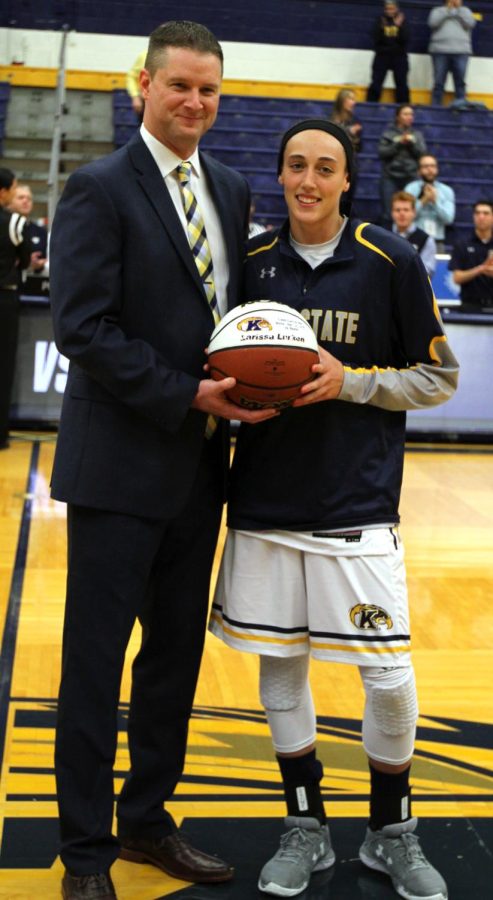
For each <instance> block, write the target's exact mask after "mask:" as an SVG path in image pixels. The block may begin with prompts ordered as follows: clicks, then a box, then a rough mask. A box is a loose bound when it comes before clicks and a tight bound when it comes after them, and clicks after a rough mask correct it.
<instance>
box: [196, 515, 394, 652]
mask: <svg viewBox="0 0 493 900" xmlns="http://www.w3.org/2000/svg"><path fill="white" fill-rule="evenodd" d="M287 542H288V543H287ZM403 556H404V551H403V546H402V543H401V540H400V537H399V532H398V529H397V528H395V527H394V528H392V527H382V528H373V529H367V530H361V531H352V532H342V533H340V534H337V535H334V534H331V535H330V536H325V535H324V536H312V535H308V534H305V533H291V532H278V531H277V532H262V533H261V536H260V535H259V533H258V532H244V531H241V532H240V531H233V530H230V531H229V532H228V536H227V539H226V544H225V548H224V553H223V558H222V562H221V567H220V571H219V576H218V582H217V587H216V592H215V597H214V602H213V606H212V611H211V618H210V622H209V629H210V631H212V633H213V634H215V635H216V636H217V637H219V638H221V639H222V640H223V641H224V642H225V643H226V644H228V645H229V646H230V647H235V648H236V649H238V650H246V651H248V652H249V653H260V654H265V655H270V656H299V655H302V654H304V653H311V655H312V656H313V657H315V658H316V659H322V660H332V661H335V662H342V663H354V664H356V665H359V666H380V667H381V666H384V667H387V666H389V667H392V666H409V665H410V664H411V661H410V635H409V610H408V600H407V588H406V576H405V568H404V559H403Z"/></svg>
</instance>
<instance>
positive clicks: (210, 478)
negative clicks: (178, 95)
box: [50, 134, 250, 875]
mask: <svg viewBox="0 0 493 900" xmlns="http://www.w3.org/2000/svg"><path fill="white" fill-rule="evenodd" d="M201 164H202V166H203V172H204V174H205V177H206V179H207V182H208V185H209V189H210V192H211V195H212V198H213V201H214V204H215V206H216V209H217V211H218V214H219V217H220V220H221V225H222V231H223V237H224V241H225V246H226V249H227V255H228V262H229V270H230V277H229V287H228V303H229V305H230V306H232V305H234V304H235V303H236V302H237V300H238V289H239V280H240V275H241V265H242V258H243V241H244V238H245V236H246V234H247V223H248V212H249V205H250V197H249V191H248V186H247V184H246V182H245V180H244V179H243V178H242V176H240V175H239V174H238V173H235V172H234V171H232V170H230V169H228V168H227V167H225V166H223V165H221V164H220V163H218V162H217V161H215V160H214V159H212V158H210V157H208V156H207V155H202V154H201ZM50 263H51V265H50V281H51V298H52V308H53V322H54V330H55V337H56V341H57V346H58V348H59V350H60V351H61V352H62V353H63V354H64V355H65V356H67V357H69V359H70V369H69V375H68V381H67V387H66V390H65V395H64V401H63V409H62V416H61V422H60V430H59V437H58V444H57V450H56V455H55V463H54V471H53V478H52V494H53V497H55V498H56V499H58V500H64V501H66V502H67V503H68V504H69V507H68V581H67V603H66V613H65V624H64V642H63V660H62V681H61V688H60V697H59V708H58V727H57V742H56V762H55V765H56V776H57V791H58V802H59V810H60V823H61V838H62V849H61V856H62V860H63V862H64V864H65V866H66V868H67V869H68V870H69V871H70V872H72V873H73V874H77V875H83V874H89V873H93V872H99V871H105V870H107V869H108V868H109V866H110V865H111V864H112V862H113V861H114V859H115V858H116V856H117V855H118V844H117V841H116V839H115V838H114V837H112V835H111V824H112V811H113V764H114V757H115V752H116V747H117V733H118V724H119V723H118V718H117V707H118V699H119V689H120V679H121V672H122V666H123V661H124V655H125V649H126V646H127V643H128V640H129V636H130V634H131V630H132V627H133V624H134V622H135V618H136V616H138V617H139V618H140V621H141V623H142V646H141V648H140V651H139V653H138V654H137V656H136V658H135V660H134V664H133V676H132V694H131V702H130V710H129V718H128V736H129V750H130V761H131V774H130V775H129V776H127V777H126V779H125V783H124V786H123V790H122V792H121V794H120V797H119V800H118V806H117V815H118V822H119V832H120V833H121V834H125V835H136V834H139V836H143V835H148V836H159V835H164V834H167V833H169V832H170V831H171V830H173V828H174V823H173V821H172V819H171V817H170V816H169V814H168V813H167V812H166V810H165V809H164V808H163V804H164V803H165V801H166V800H167V799H169V797H170V796H171V794H172V793H173V790H174V788H175V785H176V783H177V781H178V779H179V778H180V775H181V773H182V769H183V761H184V755H185V748H186V738H187V728H188V720H189V716H190V712H191V707H192V703H193V696H194V691H195V685H196V679H197V674H198V669H199V666H200V659H201V655H202V649H203V641H204V632H205V624H206V617H207V607H208V593H209V578H210V569H211V565H212V559H213V555H214V549H215V544H216V540H217V533H218V528H219V523H220V516H221V509H222V503H223V499H224V484H225V478H226V472H227V465H228V461H229V453H228V450H229V444H228V428H227V425H226V423H223V424H222V426H220V427H219V428H218V430H217V432H216V433H215V435H214V437H213V438H212V439H211V440H209V441H208V440H205V437H204V432H205V425H206V415H205V414H204V413H200V412H199V411H197V410H193V409H190V404H191V402H192V400H193V398H194V396H195V394H196V391H197V386H198V381H199V379H200V378H202V377H204V372H203V368H202V367H203V364H204V362H205V355H204V349H205V348H206V347H207V344H208V342H209V337H210V334H211V331H212V329H213V326H214V322H213V316H212V312H211V310H210V307H209V305H208V303H207V300H206V297H205V294H204V291H203V287H202V283H201V281H200V277H199V275H198V272H197V268H196V265H195V262H194V259H193V256H192V253H191V251H190V248H189V245H188V241H187V237H186V234H185V231H184V229H183V226H182V224H181V222H180V220H179V218H178V215H177V213H176V210H175V207H174V205H173V202H172V200H171V197H170V195H169V192H168V190H167V188H166V185H165V183H164V180H163V178H162V176H161V174H160V172H159V170H158V167H157V165H156V164H155V162H154V160H153V158H152V156H151V154H150V152H149V151H148V149H147V147H146V146H145V144H144V142H143V140H142V138H141V137H140V134H139V135H137V136H136V137H135V138H133V139H132V140H131V141H130V143H129V144H128V145H127V146H126V147H124V148H122V149H121V150H118V151H117V152H116V153H114V154H112V155H111V156H109V157H106V158H105V159H103V160H99V161H97V162H95V163H92V164H90V165H89V166H86V167H84V168H83V169H80V170H78V171H77V172H76V173H74V174H73V175H72V176H71V177H70V179H69V181H68V183H67V186H66V188H65V191H64V193H63V196H62V198H61V200H60V202H59V205H58V209H57V213H56V216H55V220H54V223H53V229H52V236H51V244H50ZM122 769H123V771H122V772H117V773H115V774H116V777H118V776H120V777H121V776H124V775H125V770H126V765H122Z"/></svg>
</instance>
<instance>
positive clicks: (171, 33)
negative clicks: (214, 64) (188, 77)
mask: <svg viewBox="0 0 493 900" xmlns="http://www.w3.org/2000/svg"><path fill="white" fill-rule="evenodd" d="M168 47H185V48H188V49H190V50H195V51H196V52H197V53H212V54H213V56H217V58H218V60H219V62H220V63H221V71H222V68H223V61H224V57H223V51H222V49H221V45H220V43H219V41H218V40H217V38H216V37H215V36H214V35H213V34H212V31H209V29H208V28H206V27H205V25H200V24H199V23H198V22H188V21H185V20H184V21H177V22H164V23H163V25H158V27H157V28H155V29H154V31H153V32H152V34H151V35H150V37H149V47H148V49H147V56H146V60H145V64H144V65H145V68H146V69H147V71H148V72H149V74H150V75H151V78H153V77H154V75H155V74H156V71H157V70H158V69H159V68H160V67H161V66H162V65H164V59H165V53H166V50H167V48H168Z"/></svg>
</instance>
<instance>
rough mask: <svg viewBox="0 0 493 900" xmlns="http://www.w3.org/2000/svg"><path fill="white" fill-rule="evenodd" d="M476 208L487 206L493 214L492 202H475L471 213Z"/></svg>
mask: <svg viewBox="0 0 493 900" xmlns="http://www.w3.org/2000/svg"><path fill="white" fill-rule="evenodd" d="M478 206H489V207H490V209H491V212H493V200H476V202H475V204H474V206H473V208H472V209H473V212H476V209H477V207H478Z"/></svg>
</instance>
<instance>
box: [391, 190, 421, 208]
mask: <svg viewBox="0 0 493 900" xmlns="http://www.w3.org/2000/svg"><path fill="white" fill-rule="evenodd" d="M394 203H410V204H411V206H412V208H413V209H416V197H414V196H413V194H409V193H408V191H396V193H395V194H392V206H393V205H394Z"/></svg>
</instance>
